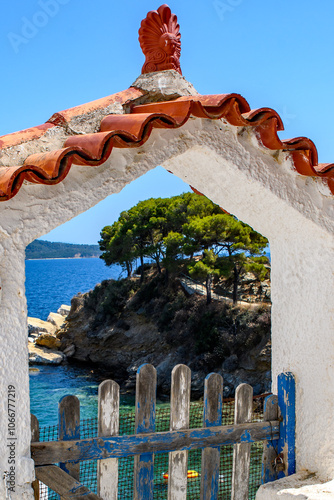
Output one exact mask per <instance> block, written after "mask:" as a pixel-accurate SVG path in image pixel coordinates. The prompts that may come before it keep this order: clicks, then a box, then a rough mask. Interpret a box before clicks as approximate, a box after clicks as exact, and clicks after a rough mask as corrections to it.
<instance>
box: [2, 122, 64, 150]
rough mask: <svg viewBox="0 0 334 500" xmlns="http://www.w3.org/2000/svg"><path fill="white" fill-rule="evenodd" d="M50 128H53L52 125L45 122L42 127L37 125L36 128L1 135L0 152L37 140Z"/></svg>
mask: <svg viewBox="0 0 334 500" xmlns="http://www.w3.org/2000/svg"><path fill="white" fill-rule="evenodd" d="M52 127H54V125H53V124H52V123H48V122H46V123H43V125H37V127H31V128H26V129H25V130H21V131H20V132H13V133H12V134H8V135H3V136H2V137H0V150H1V149H5V148H10V147H12V146H18V145H19V144H22V143H24V142H28V141H32V140H34V139H39V138H40V137H42V135H44V134H45V132H46V131H47V130H49V129H50V128H52Z"/></svg>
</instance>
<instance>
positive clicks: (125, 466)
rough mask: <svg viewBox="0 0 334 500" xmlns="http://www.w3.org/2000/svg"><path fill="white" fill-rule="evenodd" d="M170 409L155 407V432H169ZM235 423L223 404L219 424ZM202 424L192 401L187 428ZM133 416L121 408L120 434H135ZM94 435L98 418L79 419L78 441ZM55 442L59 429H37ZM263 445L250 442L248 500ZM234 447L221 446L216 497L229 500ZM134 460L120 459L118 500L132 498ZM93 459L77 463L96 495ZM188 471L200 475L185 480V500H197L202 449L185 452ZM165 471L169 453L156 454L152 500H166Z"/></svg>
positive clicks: (259, 411)
mask: <svg viewBox="0 0 334 500" xmlns="http://www.w3.org/2000/svg"><path fill="white" fill-rule="evenodd" d="M263 402H264V396H257V397H255V398H254V404H253V418H252V421H253V422H257V421H261V420H262V419H263ZM169 419H170V409H169V407H168V406H167V405H166V406H162V407H157V408H156V432H161V431H168V430H169ZM233 422H234V400H229V401H224V406H223V419H222V425H230V424H233ZM202 425H203V403H201V402H195V403H191V405H190V428H192V429H194V428H200V427H202ZM134 428H135V413H134V410H133V411H129V409H128V408H126V409H122V408H121V409H120V429H119V434H120V435H123V434H134ZM96 436H97V418H96V417H95V418H90V419H87V420H82V421H81V424H80V437H81V439H85V438H91V437H96ZM57 439H58V426H57V425H54V426H49V427H43V428H41V429H40V441H55V440H57ZM262 450H263V444H262V442H259V443H253V444H252V446H251V461H250V474H249V500H253V499H255V494H256V491H257V489H258V488H259V486H260V483H261V463H262ZM232 461H233V446H222V447H221V452H220V483H219V498H220V499H221V500H230V497H231V481H232ZM133 462H134V459H133V457H126V458H120V459H119V464H118V474H119V478H118V499H119V500H132V499H133ZM96 464H97V462H96V460H89V461H85V462H81V463H80V482H81V483H83V484H84V485H85V486H87V487H88V488H89V489H91V490H92V491H93V492H95V493H97V476H96ZM188 470H195V471H197V472H198V473H199V476H198V477H197V478H195V479H188V486H187V499H189V500H199V498H200V482H201V479H200V474H201V450H193V451H190V452H189V453H188ZM165 472H168V453H159V454H156V455H155V457H154V499H155V500H165V499H167V483H166V482H165V480H164V478H163V474H164V473H165ZM58 498H59V496H58V495H57V494H56V493H54V492H53V491H52V490H51V489H50V488H48V489H47V488H43V489H42V491H40V500H47V499H48V500H56V499H58Z"/></svg>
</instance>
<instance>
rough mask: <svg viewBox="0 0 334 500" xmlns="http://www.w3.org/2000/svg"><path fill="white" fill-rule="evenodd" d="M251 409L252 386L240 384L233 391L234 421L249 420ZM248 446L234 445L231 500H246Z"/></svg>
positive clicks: (238, 422) (248, 460)
mask: <svg viewBox="0 0 334 500" xmlns="http://www.w3.org/2000/svg"><path fill="white" fill-rule="evenodd" d="M252 411H253V388H252V387H251V386H250V385H248V384H241V385H239V387H237V390H236V392H235V413H234V423H235V424H244V423H246V422H251V421H252ZM250 447H251V445H250V443H247V442H245V443H240V444H235V445H234V448H233V469H232V493H231V500H248V484H249V463H250Z"/></svg>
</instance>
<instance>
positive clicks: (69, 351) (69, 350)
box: [57, 339, 75, 358]
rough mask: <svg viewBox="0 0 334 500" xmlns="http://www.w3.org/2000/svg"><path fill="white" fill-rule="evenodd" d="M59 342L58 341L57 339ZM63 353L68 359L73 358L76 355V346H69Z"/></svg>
mask: <svg viewBox="0 0 334 500" xmlns="http://www.w3.org/2000/svg"><path fill="white" fill-rule="evenodd" d="M57 340H58V339H57ZM63 353H64V354H65V355H66V356H67V357H68V358H70V357H71V356H73V354H74V353H75V345H74V344H71V345H69V346H67V347H66V348H65V349H64V350H63Z"/></svg>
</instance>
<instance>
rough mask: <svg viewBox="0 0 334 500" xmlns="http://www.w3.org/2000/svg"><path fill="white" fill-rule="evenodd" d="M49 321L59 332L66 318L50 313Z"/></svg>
mask: <svg viewBox="0 0 334 500" xmlns="http://www.w3.org/2000/svg"><path fill="white" fill-rule="evenodd" d="M47 321H48V322H49V323H51V324H52V325H54V326H55V327H56V330H59V329H60V328H61V327H62V326H63V324H64V321H65V318H64V316H62V315H61V314H58V313H53V312H50V314H49V316H48V319H47Z"/></svg>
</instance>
